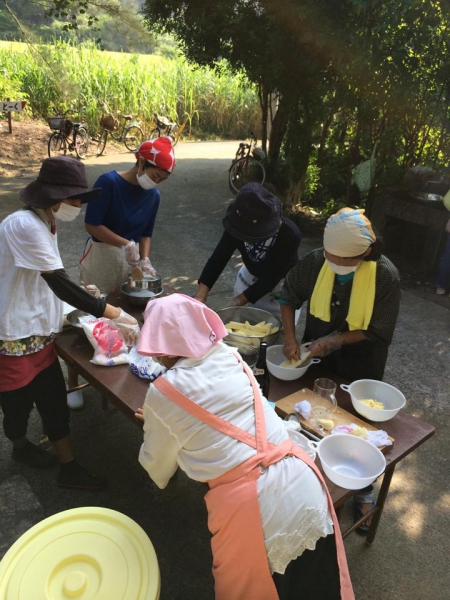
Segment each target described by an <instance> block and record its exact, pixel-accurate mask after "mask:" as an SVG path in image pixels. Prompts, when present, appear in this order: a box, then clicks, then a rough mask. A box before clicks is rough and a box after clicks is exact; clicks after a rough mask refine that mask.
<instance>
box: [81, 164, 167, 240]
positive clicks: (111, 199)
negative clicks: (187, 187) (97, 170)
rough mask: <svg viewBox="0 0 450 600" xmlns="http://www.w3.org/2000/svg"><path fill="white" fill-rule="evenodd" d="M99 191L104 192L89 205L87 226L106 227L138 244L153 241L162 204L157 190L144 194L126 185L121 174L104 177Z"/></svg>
mask: <svg viewBox="0 0 450 600" xmlns="http://www.w3.org/2000/svg"><path fill="white" fill-rule="evenodd" d="M98 187H100V188H102V195H101V198H99V199H98V200H93V201H92V202H89V203H88V205H87V207H86V215H85V217H84V222H85V223H88V224H89V225H104V226H105V227H108V229H111V231H113V232H114V233H116V234H117V235H120V236H121V237H124V238H126V239H127V240H134V241H135V242H138V241H139V240H140V239H141V237H152V234H153V228H154V226H155V220H156V215H157V213H158V208H159V202H160V194H159V191H158V190H157V189H156V188H153V189H151V190H144V189H143V188H141V186H140V185H133V184H132V183H129V182H128V181H126V180H125V179H124V178H123V177H121V176H120V175H119V174H118V173H117V171H111V173H105V174H104V175H101V176H100V177H99V178H98V179H97V181H96V182H95V183H94V188H98ZM94 239H95V238H94Z"/></svg>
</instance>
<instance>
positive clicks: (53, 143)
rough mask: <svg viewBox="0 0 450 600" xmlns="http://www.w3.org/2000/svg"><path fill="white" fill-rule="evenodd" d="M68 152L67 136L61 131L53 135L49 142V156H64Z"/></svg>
mask: <svg viewBox="0 0 450 600" xmlns="http://www.w3.org/2000/svg"><path fill="white" fill-rule="evenodd" d="M66 152H67V144H66V136H65V135H63V134H62V133H61V132H60V131H58V132H56V133H52V135H51V136H50V139H49V140H48V155H49V156H50V157H51V156H64V155H65V154H66Z"/></svg>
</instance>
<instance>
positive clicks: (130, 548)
mask: <svg viewBox="0 0 450 600" xmlns="http://www.w3.org/2000/svg"><path fill="white" fill-rule="evenodd" d="M159 590H160V577H159V568H158V560H157V558H156V553H155V549H154V548H153V545H152V543H151V541H150V540H149V538H148V536H147V534H146V533H145V531H144V530H143V529H142V528H141V527H139V525H138V524H137V523H135V522H134V521H133V520H132V519H130V518H129V517H127V516H126V515H123V514H122V513H120V512H117V511H115V510H110V509H108V508H100V507H91V506H88V507H82V508H74V509H72V510H66V511H64V512H60V513H57V514H56V515H53V516H52V517H49V518H48V519H44V520H43V521H41V522H40V523H38V524H37V525H35V526H34V527H32V528H31V529H29V530H28V531H27V532H26V533H24V534H23V535H22V536H21V537H20V538H19V539H18V540H17V541H16V542H15V543H14V544H13V545H12V546H11V548H10V549H9V550H8V552H7V553H6V554H5V556H4V557H3V560H2V562H1V563H0V598H1V599H2V600H70V599H74V600H157V599H158V598H159Z"/></svg>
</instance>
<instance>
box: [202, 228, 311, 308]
mask: <svg viewBox="0 0 450 600" xmlns="http://www.w3.org/2000/svg"><path fill="white" fill-rule="evenodd" d="M301 237H302V236H301V233H300V230H299V228H298V227H297V225H295V223H293V222H292V221H291V220H290V219H286V218H285V217H283V218H282V224H281V227H280V229H279V231H278V235H277V239H276V240H275V243H274V245H273V246H272V248H270V250H268V252H267V254H266V257H265V258H264V260H262V261H260V262H254V261H253V260H252V259H251V258H250V256H249V255H248V253H247V251H246V249H245V244H244V242H243V241H242V240H238V239H237V238H235V237H234V236H232V235H231V234H230V233H228V232H227V231H225V232H224V233H223V235H222V238H221V239H220V241H219V243H218V244H217V246H216V248H215V250H214V252H213V253H212V255H211V256H210V258H209V260H208V262H207V263H206V265H205V267H204V269H203V271H202V274H201V275H200V278H199V280H198V281H199V283H204V284H205V285H206V286H207V287H208V288H209V289H211V288H212V287H213V285H214V284H215V283H216V281H217V279H218V278H219V276H220V274H221V273H222V271H223V270H224V268H225V267H226V265H227V263H228V261H229V260H230V258H231V257H232V255H233V253H234V252H235V250H239V252H240V253H241V256H242V260H243V262H244V265H245V266H246V267H247V269H248V270H249V272H250V273H251V274H252V275H253V276H254V277H257V278H258V281H257V282H256V283H254V284H253V285H251V286H250V287H249V288H247V289H246V290H245V292H244V295H245V297H246V298H247V299H248V301H249V302H251V303H252V304H254V303H255V302H257V301H258V300H259V299H260V298H262V297H263V296H265V295H266V294H268V293H269V292H270V291H271V290H273V288H274V287H275V286H276V285H277V283H278V282H279V281H280V280H281V279H283V277H284V276H285V275H286V273H287V272H288V271H289V270H290V269H292V267H293V266H295V265H296V264H297V262H298V254H297V251H298V247H299V245H300V241H301Z"/></svg>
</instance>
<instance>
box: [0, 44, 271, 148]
mask: <svg viewBox="0 0 450 600" xmlns="http://www.w3.org/2000/svg"><path fill="white" fill-rule="evenodd" d="M2 78H3V81H4V82H5V81H6V80H8V85H9V86H10V87H11V86H13V89H14V90H17V91H18V92H21V93H22V94H23V96H24V97H27V98H28V101H29V105H30V109H31V111H32V114H33V116H35V117H41V118H46V117H47V116H51V115H53V114H56V113H57V112H60V111H64V110H66V109H67V108H69V107H70V106H71V107H73V108H74V109H75V111H76V112H78V113H80V115H81V116H82V118H83V120H84V121H86V122H87V124H88V127H89V130H90V131H94V130H95V129H97V128H98V122H99V119H100V117H101V115H102V114H104V113H105V112H113V113H123V114H125V113H131V114H133V116H134V117H135V118H137V119H139V120H140V121H141V122H142V124H143V126H144V129H145V131H146V132H149V131H150V128H151V127H152V125H153V114H154V113H158V114H160V115H164V116H167V117H169V118H171V119H176V120H177V121H178V122H183V121H184V120H186V119H187V120H188V125H187V127H186V134H187V135H188V134H189V133H192V134H193V135H195V136H197V137H198V136H200V137H201V136H206V137H211V136H217V137H222V138H223V137H225V138H226V137H229V138H240V137H245V136H246V135H247V133H248V132H249V131H250V130H252V129H253V130H256V131H258V129H259V104H258V97H257V93H256V90H255V88H254V87H253V86H251V85H250V84H249V83H248V81H247V79H246V78H245V77H244V76H243V75H233V74H232V73H230V72H229V71H227V70H223V71H221V72H220V73H218V72H216V71H214V70H212V69H208V68H202V69H194V68H193V67H191V66H190V65H189V64H188V63H187V62H186V61H185V60H184V59H183V58H182V57H180V58H177V59H174V60H172V59H167V58H164V57H161V56H157V55H138V54H125V53H120V52H103V51H100V50H98V49H97V48H95V47H94V46H93V45H92V44H84V45H82V46H78V47H74V46H72V45H70V44H67V43H64V42H58V41H56V42H55V44H54V45H40V46H37V47H30V46H28V45H27V44H23V43H20V42H0V91H1V89H2V85H1V84H2ZM3 87H4V88H5V89H6V83H5V84H4V86H3ZM8 89H10V88H8Z"/></svg>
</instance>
